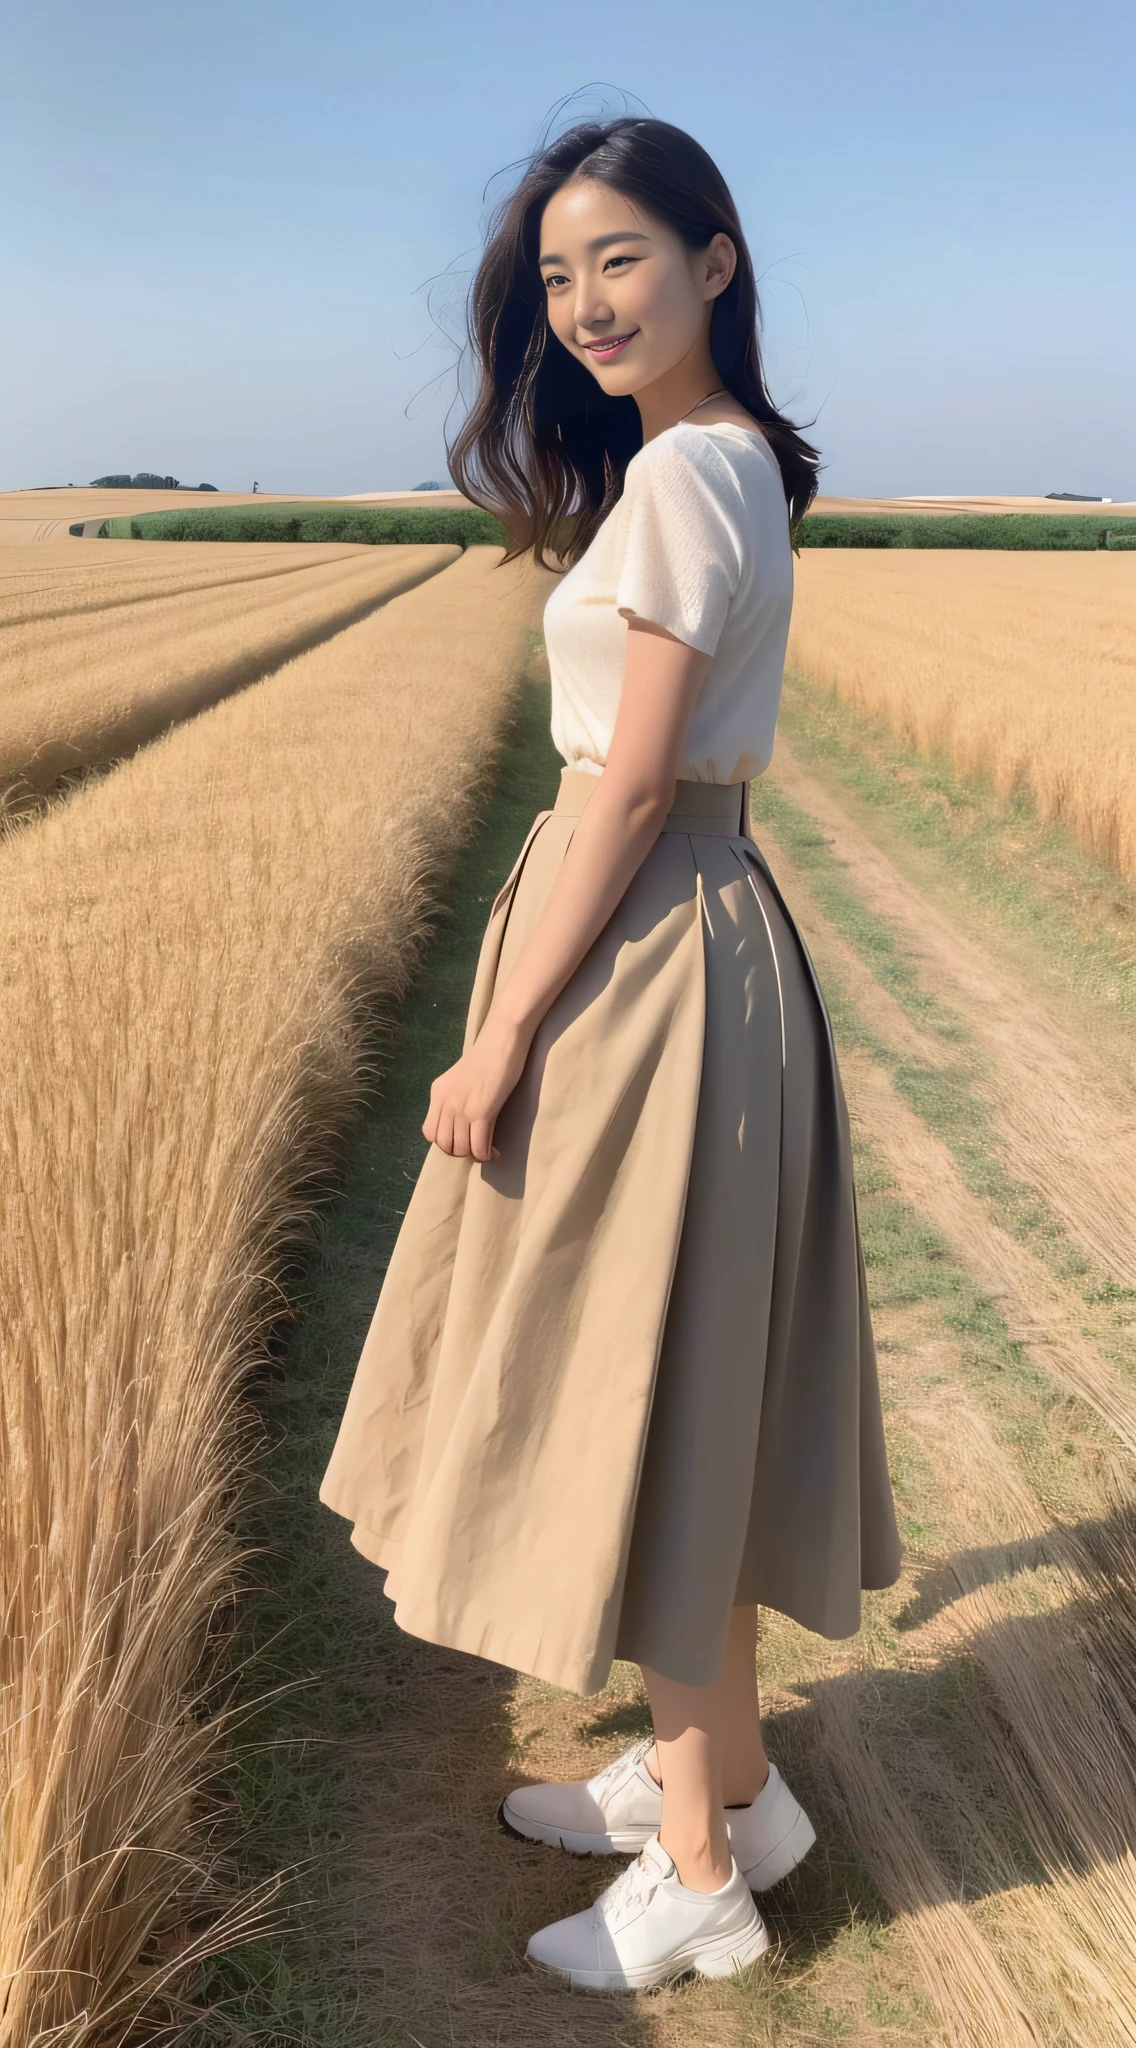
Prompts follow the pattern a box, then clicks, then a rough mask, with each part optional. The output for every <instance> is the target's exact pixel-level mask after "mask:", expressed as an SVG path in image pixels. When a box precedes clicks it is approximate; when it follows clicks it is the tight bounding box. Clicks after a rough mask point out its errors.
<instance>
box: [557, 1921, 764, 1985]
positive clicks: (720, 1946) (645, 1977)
mask: <svg viewBox="0 0 1136 2048" xmlns="http://www.w3.org/2000/svg"><path fill="white" fill-rule="evenodd" d="M772 1946H773V1937H772V1935H771V1934H770V1932H769V1929H768V1928H767V1927H766V1926H765V1924H764V1922H763V1921H762V1920H760V1919H759V1920H758V1922H757V1924H756V1926H754V1927H750V1928H747V1929H746V1931H745V1932H744V1933H743V1934H731V1935H719V1937H718V1939H717V1940H716V1941H708V1942H706V1943H705V1944H704V1945H701V1944H700V1945H699V1946H698V1947H696V1948H692V1949H687V1950H685V1951H684V1952H683V1953H682V1954H681V1955H677V1956H671V1957H670V1958H669V1959H668V1960H667V1962H665V1963H662V1964H659V1965H655V1966H652V1965H650V1964H644V1965H643V1967H642V1968H641V1969H638V1970H630V1971H628V1972H627V1973H626V1974H625V1973H623V1972H622V1971H620V1972H618V1973H617V1972H616V1971H614V1970H565V1969H561V1968H559V1967H558V1966H557V1964H555V1963H545V1962H542V1961H541V1960H540V1959H539V1958H538V1957H537V1956H529V1957H528V1960H529V1962H530V1963H531V1964H532V1966H533V1968H534V1969H537V1970H545V1971H547V1972H548V1974H549V1976H552V1977H559V1978H561V1979H562V1980H563V1981H565V1982H567V1983H568V1984H569V1985H570V1986H571V1988H572V1990H573V1991H602V1992H608V1993H611V1992H618V1991H654V1990H657V1989H658V1987H659V1986H660V1985H661V1984H674V1983H675V1982H677V1980H678V1979H679V1978H680V1977H689V1976H690V1975H691V1973H692V1972H695V1973H697V1975H698V1976H700V1977H735V1976H736V1975H737V1973H738V1971H739V1970H747V1969H748V1968H749V1966H750V1964H751V1963H756V1962H757V1961H758V1959H759V1958H760V1957H761V1956H763V1955H764V1954H765V1953H766V1951H767V1949H770V1948H772ZM526 1953H527V1951H526Z"/></svg>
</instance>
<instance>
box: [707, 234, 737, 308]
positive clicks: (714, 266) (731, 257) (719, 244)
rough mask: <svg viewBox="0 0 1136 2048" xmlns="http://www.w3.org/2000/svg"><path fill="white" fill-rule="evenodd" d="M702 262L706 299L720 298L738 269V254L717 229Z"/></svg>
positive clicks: (726, 237)
mask: <svg viewBox="0 0 1136 2048" xmlns="http://www.w3.org/2000/svg"><path fill="white" fill-rule="evenodd" d="M703 261H704V272H703V275H704V280H705V288H706V297H707V298H708V299H717V298H720V297H721V295H722V293H723V292H724V291H725V289H726V286H727V285H728V284H729V282H730V279H731V278H732V276H733V274H734V272H735V270H736V269H737V267H738V252H737V250H736V249H735V247H734V245H733V243H732V242H731V240H730V237H729V235H727V234H723V232H722V230H721V229H719V231H718V233H717V234H716V235H713V236H712V237H711V239H710V241H709V243H708V244H707V248H706V255H705V257H704V259H703Z"/></svg>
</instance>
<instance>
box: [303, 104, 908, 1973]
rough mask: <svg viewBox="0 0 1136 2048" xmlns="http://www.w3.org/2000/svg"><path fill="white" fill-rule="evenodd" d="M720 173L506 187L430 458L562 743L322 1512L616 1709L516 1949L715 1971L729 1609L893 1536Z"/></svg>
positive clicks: (735, 1756)
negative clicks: (587, 1876)
mask: <svg viewBox="0 0 1136 2048" xmlns="http://www.w3.org/2000/svg"><path fill="white" fill-rule="evenodd" d="M756 329H757V303H756V293H755V286H754V276H753V267H752V264H751V261H750V258H749V254H748V252H747V249H746V245H745V241H744V239H743V236H742V232H741V227H740V224H739V222H738V218H737V214H736V211H735V209H734V206H733V202H732V200H731V198H730V195H729V192H728V191H727V189H726V186H725V184H724V182H723V180H722V178H721V176H720V174H719V173H718V171H717V170H716V168H715V166H714V164H713V163H712V162H711V160H710V158H709V157H708V156H707V155H706V153H705V151H704V150H702V149H701V148H700V147H699V146H698V144H697V143H695V142H694V141H693V140H692V139H691V138H690V137H689V136H687V135H685V134H683V133H682V132H681V131H680V130H679V129H676V128H672V127H670V126H669V125H668V124H666V123H664V122H661V121H652V120H639V119H629V118H624V119H620V120H615V121H611V122H608V123H606V124H598V123H586V124H583V125H581V126H579V127H577V128H574V129H572V130H571V132H570V133H568V134H566V135H564V136H562V137H561V138H560V139H559V140H558V141H556V142H554V143H553V144H552V145H551V146H550V147H548V148H546V149H544V150H543V151H541V152H540V153H539V154H538V155H537V156H536V157H535V158H534V160H533V162H532V163H531V164H530V166H529V168H528V170H527V171H526V173H525V174H524V176H523V178H522V179H521V181H520V184H519V185H518V187H517V189H516V191H515V192H514V193H513V194H512V196H511V197H510V198H509V199H508V200H507V201H506V202H505V204H504V205H503V207H502V208H501V209H500V210H499V213H498V216H497V218H496V220H495V222H494V225H493V228H492V232H491V235H490V238H489V241H488V244H487V247H486V250H485V253H484V256H483V259H482V262H481V265H480V268H479V271H478V275H477V281H476V285H475V289H474V295H473V338H474V346H475V350H476V353H477V356H478V359H479V362H480V366H481V371H482V385H481V390H480V394H479V396H478V398H477V400H476V403H475V404H474V406H473V408H472V410H471V412H470V415H469V417H468V419H467V421H466V423H465V425H464V427H463V429H462V431H461V433H460V435H459V436H458V439H457V442H456V445H455V448H454V450H453V453H452V459H451V469H452V473H453V475H454V477H455V479H456V481H457V482H458V484H459V485H460V487H461V488H462V489H464V490H465V491H466V493H467V494H468V495H469V496H470V497H471V498H473V499H474V500H475V501H477V502H478V503H481V504H486V505H491V506H493V507H495V508H497V509H498V510H499V511H500V512H501V513H502V515H503V516H504V517H505V519H506V522H507V525H508V528H509V530H510V532H511V534H512V535H513V536H514V537H515V538H514V545H513V550H512V551H513V552H514V553H518V552H520V551H521V548H522V547H523V546H527V547H529V548H531V550H532V552H533V554H534V556H535V557H536V559H537V560H538V561H541V560H543V559H544V557H545V553H546V550H554V551H555V552H556V553H557V554H558V555H559V557H560V559H561V560H562V561H565V562H567V564H568V565H569V567H568V572H567V573H566V574H565V575H564V576H563V579H562V581H561V582H560V583H559V585H558V587H557V588H556V590H555V591H554V593H553V595H552V597H551V598H550V600H549V603H548V606H547V609H546V612H545V632H546V640H547V645H548V653H549V661H550V665H551V671H552V709H553V722H552V731H553V737H554V739H555V741H556V744H557V747H558V749H559V751H560V753H561V754H562V755H563V758H564V761H565V764H566V765H565V768H564V771H563V774H562V778H561V789H560V793H559V795H558V797H557V801H556V807H555V809H554V810H553V811H551V812H546V813H542V815H541V816H540V817H538V818H537V820H536V821H535V823H534V825H533V827H532V830H531V831H530V833H529V836H528V839H527V840H526V842H525V845H524V847H523V849H522V851H521V854H520V856H519V858H518V860H517V862H516V865H515V867H514V869H513V872H512V874H511V875H510V876H509V878H508V880H507V881H506V883H505V886H504V888H503V889H502V890H501V892H500V894H499V895H498V897H497V899H496V901H495V903H494V905H493V909H492V912H491V914H490V919H489V924H488V929H487V931H486V935H485V939H484V943H483V947H482V952H481V958H480V963H479V966H478V971H477V976H476V981H475V985H474V990H473V996H472V1000H471V1005H470V1012H469V1020H468V1025H467V1030H466V1038H465V1049H464V1051H463V1053H462V1056H461V1058H460V1059H459V1060H458V1062H457V1064H456V1065H455V1066H453V1067H451V1068H450V1069H449V1070H448V1072H446V1073H444V1074H442V1075H440V1076H439V1078H438V1079H437V1080H436V1081H435V1083H434V1086H433V1088H432V1090H431V1095H430V1109H429V1114H428V1116H427V1118H426V1122H425V1125H424V1131H425V1135H426V1137H427V1138H428V1139H430V1141H431V1150H430V1152H429V1154H428V1155H427V1159H426V1162H425V1165H424V1167H423V1170H422V1174H421V1177H420V1179H419V1181H418V1184H417V1187H416V1189H415V1191H414V1196H413V1199H412V1201H411V1203H410V1205H409V1208H408V1209H407V1213H406V1217H405V1221H404V1223H403V1227H402V1230H401V1233H400V1235H399V1239H398V1243H397V1245H396V1248H395V1252H394V1256H393V1258H392V1261H391V1265H390V1269H389V1272H388V1275H387V1278H386V1281H385V1283H384V1286H383V1290H382V1295H381V1298H380V1300H379V1303H378V1306H377V1308H376V1311H375V1316H374V1321H373V1323H372V1325H371V1329H370V1332H369V1335H368V1338H367V1342H366V1346H365V1348H364V1351H363V1354H362V1357H361V1359H360V1362H359V1367H358V1371H357V1374H356V1378H355V1383H354V1386H353V1388H352V1391H351V1396H350V1399H349V1401H348V1404H347V1409H346V1412H345V1415H344V1418H343V1423H342V1427H341V1430H340V1433H339V1437H338V1441H337V1443H336V1446H335V1450H334V1454H333V1456H332V1459H331V1462H330V1465H329V1467H328V1471H327V1474H326V1476H325V1478H324V1482H323V1485H322V1487H321V1491H320V1497H321V1499H322V1500H323V1501H325V1502H326V1503H327V1505H328V1506H330V1507H332V1508H334V1509H336V1511H337V1512H338V1513H340V1514H342V1515H344V1516H346V1517H347V1518H348V1519H349V1520H350V1521H352V1522H353V1523H354V1525H355V1526H354V1530H353V1534H352V1541H353V1542H354V1543H355V1544H356V1546H357V1547H358V1548H359V1549H360V1550H361V1551H362V1552H363V1554H364V1555H365V1556H366V1557H368V1558H371V1559H372V1560H373V1561H374V1562H375V1563H376V1564H379V1565H382V1566H385V1567H386V1568H387V1569H388V1572H389V1577H388V1580H387V1591H388V1593H389V1594H390V1596H391V1597H392V1599H393V1600H394V1601H395V1603H396V1608H395V1612H396V1618H397V1620H398V1621H399V1623H400V1624H401V1625H402V1626H403V1627H404V1628H406V1629H407V1630H409V1631H410V1632H411V1633H412V1634H415V1635H418V1636H421V1637H424V1638H425V1639H426V1640H427V1641H430V1642H434V1643H441V1644H446V1645H449V1646H450V1647H452V1648H454V1649H459V1650H466V1651H472V1652H474V1653H475V1654H477V1655H480V1656H484V1657H489V1658H493V1659H495V1660H496V1661H498V1662H500V1663H502V1664H506V1665H509V1666H511V1667H513V1668H514V1669H516V1670H518V1671H524V1672H529V1673H533V1674H535V1675H536V1676H538V1677H540V1678H543V1679H546V1680H548V1681H550V1682H551V1683H552V1684H554V1685H557V1686H562V1687H566V1688H568V1689H569V1690H572V1691H576V1692H580V1693H585V1694H586V1693H591V1692H595V1691H597V1690H598V1689H600V1688H601V1687H602V1686H603V1685H604V1683H605V1682H606V1679H607V1675H608V1671H609V1668H610V1664H611V1660H612V1658H613V1657H620V1658H627V1659H631V1660H633V1661H634V1662H636V1663H638V1664H640V1665H641V1666H642V1670H643V1678H644V1683H645V1686H646V1690H647V1694H648V1697H649V1700H650V1706H651V1715H652V1720H653V1724H654V1744H653V1747H652V1746H649V1745H648V1744H646V1743H643V1744H639V1745H637V1746H636V1747H635V1748H634V1749H632V1750H631V1751H630V1752H628V1754H627V1755H626V1756H624V1757H622V1758H620V1759H619V1760H618V1761H617V1763H616V1764H615V1765H613V1766H610V1767H609V1768H608V1770H606V1771H603V1772H601V1773H600V1774H599V1776H598V1777H596V1778H593V1779H591V1780H590V1781H589V1782H588V1783H587V1784H577V1785H568V1786H565V1785H559V1786H557V1785H543V1786H540V1785H538V1786H526V1787H523V1788H521V1789H519V1790H517V1791H515V1792H513V1793H512V1794H510V1796H509V1798H508V1799H507V1800H506V1801H505V1804H504V1807H503V1809H502V1816H503V1819H504V1821H505V1823H506V1825H507V1826H509V1827H510V1828H512V1829H513V1830H514V1831H515V1832H517V1833H519V1834H521V1835H524V1836H527V1837H529V1838H530V1839H534V1840H537V1841H544V1842H551V1843H555V1844H557V1845H560V1846H562V1847H565V1848H569V1849H573V1850H576V1851H584V1852H591V1853H596V1854H609V1853H618V1852H619V1851H621V1850H622V1851H629V1850H632V1851H633V1850H639V1851H640V1854H639V1857H638V1860H637V1861H636V1862H635V1863H632V1864H631V1865H630V1866H629V1867H628V1869H626V1870H625V1871H624V1872H623V1874H622V1875H621V1876H620V1877H619V1878H618V1879H617V1880H616V1882H615V1883H614V1884H613V1885H611V1886H609V1888H608V1889H607V1891H605V1892H604V1893H603V1895H602V1897H601V1898H600V1899H599V1900H598V1901H597V1903H596V1905H595V1906H594V1907H593V1908H591V1909H590V1911H589V1912H587V1913H582V1914H576V1915H574V1916H572V1917H571V1918H570V1919H567V1920H563V1921H558V1922H557V1923H555V1925H553V1926H552V1927H549V1928H545V1929H543V1930H542V1931H541V1932H540V1933H538V1934H535V1935H534V1936H533V1938H532V1941H531V1942H530V1944H529V1951H528V1952H529V1955H530V1957H531V1958H532V1959H533V1960H534V1961H536V1962H538V1963H542V1964H544V1965H546V1966H547V1967H549V1968H552V1969H555V1970H558V1971H560V1972H561V1973H562V1974H563V1975H564V1976H566V1977H567V1978H568V1979H569V1981H570V1982H571V1983H573V1984H576V1985H580V1986H588V1987H592V1988H596V1989H640V1988H645V1987H647V1986H649V1985H652V1984H655V1983H659V1982H661V1981H664V1980H666V1979H668V1978H672V1977H675V1976H677V1975H680V1974H682V1973H683V1972H684V1971H687V1970H689V1969H692V1968H693V1969H697V1970H698V1971H700V1972H702V1973H703V1974H704V1975H709V1976H722V1975H727V1974H730V1973H731V1972H732V1971H733V1970H735V1969H737V1968H740V1967H742V1966H743V1965H744V1964H746V1963H748V1962H751V1961H752V1960H753V1959H754V1958H755V1957H756V1956H758V1955H759V1954H760V1953H761V1952H762V1950H763V1949H764V1948H765V1947H767V1946H768V1940H769V1937H768V1935H767V1933H766V1930H765V1927H764V1924H763V1922H762V1920H761V1918H760V1915H759V1914H758V1912H757V1908H756V1906H755V1904H754V1900H753V1891H754V1890H763V1889H765V1888H767V1887H768V1886H769V1885H771V1884H773V1883H775V1882H777V1881H778V1879H780V1878H781V1877H783V1876H784V1875H785V1874H786V1872H787V1871H788V1870H790V1869H791V1868H792V1867H793V1865H794V1864H795V1863H796V1862H797V1861H799V1859H800V1857H801V1856H802V1855H803V1854H804V1853H805V1851H806V1850H807V1849H808V1847H809V1846H810V1844H811V1843H812V1841H813V1839H814V1837H813V1830H812V1827H811V1825H810V1823H809V1821H808V1819H807V1817H806V1816H805V1815H804V1814H803V1813H802V1811H801V1809H800V1807H799V1806H798V1804H797V1802H796V1800H795V1799H794V1798H793V1796H792V1794H791V1792H790V1791H789V1789H788V1787H787V1786H786V1785H785V1784H784V1782H783V1781H782V1780H781V1779H780V1778H779V1776H778V1774H777V1771H776V1769H775V1767H774V1766H773V1765H771V1764H770V1763H769V1761H768V1760H767V1758H766V1756H765V1752H764V1749H763V1746H762V1737H761V1722H760V1714H759V1707H758V1695H757V1682H756V1668H755V1667H756V1651H755V1645H756V1627H757V1606H758V1603H763V1604H765V1605H768V1606H771V1607H774V1608H777V1609H779V1610H780V1611H781V1612H782V1613H785V1614H788V1615H791V1616H793V1617H794V1618H795V1619H796V1620H798V1621H800V1622H802V1623H803V1624H804V1625H805V1626H806V1627H808V1628H811V1629H815V1630H817V1631H819V1632H820V1633H821V1634H822V1635H826V1636H830V1637H840V1636H847V1635H850V1634H852V1633H853V1632H854V1631H855V1630H856V1629H857V1627H858V1626H859V1619H860V1589H861V1587H866V1586H867V1587H881V1586H887V1585H890V1584H892V1582H893V1581H894V1579H895V1578H896V1576H897V1574H898V1568H899V1545H898V1539H897V1535H896V1528H895V1519H894V1512H893V1506H892V1497H891V1489H890V1486H889V1482H888V1474H887V1465H886V1461H885V1455H884V1448H883V1432H882V1426H881V1419H880V1407H879V1395H878V1390H877V1382H876V1370H875V1355H874V1350H873V1343H872V1332H871V1325H870V1322H869V1317H868V1308H867V1301H866V1294H865V1285H864V1267H863V1258H862V1255H861V1250H860V1241H859V1236H858V1230H857V1222H856V1209H855V1197H854V1192H853V1183H852V1168H851V1160H850V1151H849V1136H848V1120H847V1113H846V1110H845V1106H844V1100H843V1095H842V1092H841V1087H840V1081H839V1077H838V1074H837V1068H836V1056H835V1052H834V1048H833V1043H832V1035H831V1029H830V1026H829V1021H828V1017H827V1013H826V1010H825V1006H824V1002H823V999H822V996H821V993H820V989H819V987H818V985H817V982H816V977H815V974H814V972H813V969H812V965H811V962H810V961H809V958H808V954H807V953H806V951H805V948H804V945H803V943H802V941H801V939H800V936H799V934H798V933H797V930H796V927H795V925H794V923H793V920H792V918H791V916H790V914H789V912H788V910H787V909H786V907H785V904H784V902H783V901H782V898H781V896H780V893H779V891H778V889H777V887H776V884H775V883H774V881H773V879H772V876H771V875H770V873H769V870H768V868H767V866H766V864H765V861H764V859H763V858H762V855H761V854H760V853H759V851H758V849H757V847H756V846H755V845H754V843H753V840H752V837H751V836H750V827H749V814H748V802H747V796H748V786H749V781H750V778H752V777H753V776H756V775H759V774H760V773H761V772H762V770H763V769H764V768H765V767H766V766H767V765H768V762H769V758H770V754H771V752H772V746H773V732H774V725H775V722H776V716H777V707H778V701H779V696H780V690H781V675H782V665H783V661H784V654H785V644H786V638H787V634H788V627H789V613H790V607H791V603H792V552H791V546H790V529H791V523H792V522H795V521H796V520H797V519H799V518H800V516H801V515H802V514H803V512H804V511H805V509H806V507H807V506H808V504H809V502H810V500H811V498H812V496H813V495H814V493H815V490H816V467H817V457H816V453H815V451H814V450H813V449H812V448H810V447H809V445H808V443H807V442H805V441H803V440H802V439H801V437H800V435H799V434H797V433H796V432H795V430H794V429H793V427H792V426H791V425H790V424H789V422H788V421H786V420H785V419H784V418H783V417H782V416H781V415H780V414H779V413H778V412H777V411H776V409H775V408H774V406H773V404H772V402H771V400H770V398H769V396H768V393H767V391H766V388H765V383H764V378H763V374H762V369H761V362H760V356H759V351H758V342H757V331H756Z"/></svg>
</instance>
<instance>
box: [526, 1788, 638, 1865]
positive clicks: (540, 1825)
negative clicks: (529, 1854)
mask: <svg viewBox="0 0 1136 2048" xmlns="http://www.w3.org/2000/svg"><path fill="white" fill-rule="evenodd" d="M497 1818H498V1820H499V1821H500V1823H501V1826H502V1827H503V1828H504V1830H505V1832H506V1834H508V1835H515V1836H516V1837H517V1839H518V1841H521V1842H545V1843H547V1845H548V1847H549V1848H550V1849H566V1850H567V1851H568V1854H569V1855H570V1856H637V1855H638V1854H639V1851H640V1849H645V1848H646V1846H647V1843H648V1842H649V1841H650V1839H651V1837H652V1835H655V1834H657V1833H658V1823H657V1822H656V1824H655V1826H654V1827H653V1828H617V1829H616V1830H615V1832H614V1833H613V1834H610V1835H578V1834H574V1833H573V1831H572V1830H571V1829H570V1828H554V1827H552V1826H551V1825H550V1824H549V1823H548V1822H546V1821H539V1820H530V1818H529V1816H528V1814H527V1813H526V1814H520V1813H516V1812H511V1811H510V1808H509V1802H508V1800H507V1799H503V1800H502V1801H501V1804H500V1806H499V1808H498V1810H497Z"/></svg>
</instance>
